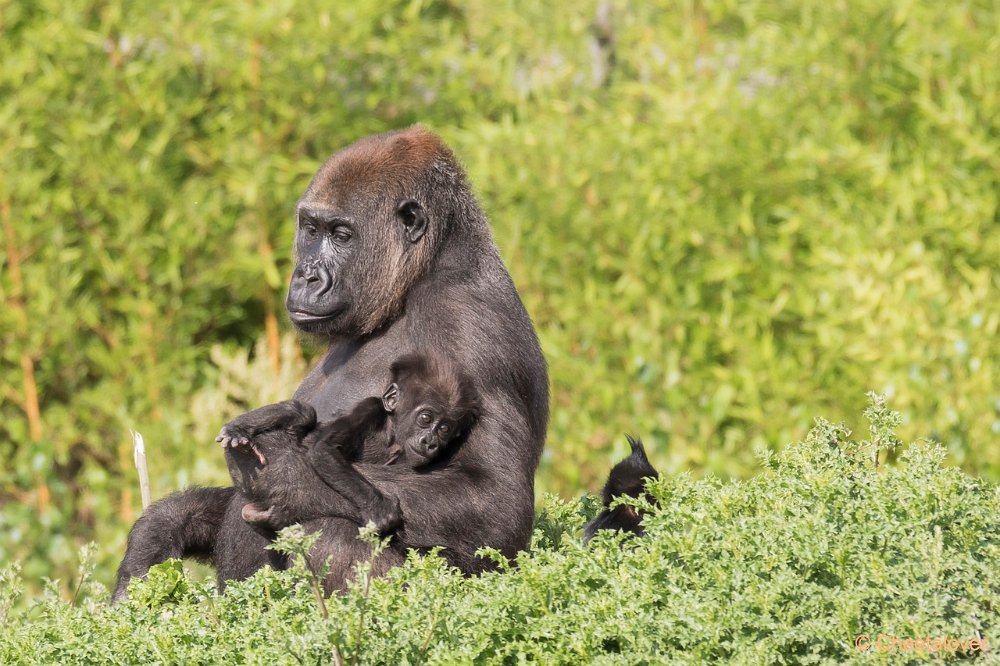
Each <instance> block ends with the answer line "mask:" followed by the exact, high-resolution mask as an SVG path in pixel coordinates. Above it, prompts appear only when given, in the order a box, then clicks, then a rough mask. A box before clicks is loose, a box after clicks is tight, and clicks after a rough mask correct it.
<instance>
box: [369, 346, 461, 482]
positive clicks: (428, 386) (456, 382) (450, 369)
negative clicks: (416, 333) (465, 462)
mask: <svg viewBox="0 0 1000 666" xmlns="http://www.w3.org/2000/svg"><path fill="white" fill-rule="evenodd" d="M382 405H383V407H384V408H385V411H387V412H389V415H390V420H391V424H390V427H391V428H392V433H393V439H394V441H395V443H396V444H397V445H398V446H400V447H401V448H402V450H403V452H404V453H405V454H406V456H407V459H408V460H409V462H410V464H411V465H413V466H414V467H419V466H420V465H425V464H427V463H429V462H431V461H432V460H437V459H438V458H439V457H441V456H442V455H443V454H444V453H445V452H446V451H448V450H449V449H450V445H451V444H452V443H453V442H456V441H458V440H459V439H460V438H461V437H464V436H465V435H467V434H468V433H469V430H471V429H472V427H473V425H475V422H476V419H477V418H478V417H479V399H478V397H477V396H476V392H475V389H474V388H473V382H472V379H471V378H470V377H469V376H468V375H466V374H465V373H464V372H462V371H460V370H459V369H458V368H456V367H455V366H454V365H453V364H452V363H449V362H446V361H445V360H443V359H439V358H431V357H429V356H425V355H417V354H411V355H408V356H404V357H402V358H400V359H398V360H397V361H396V362H395V363H393V364H392V384H390V385H389V388H388V389H386V391H385V393H384V394H383V395H382Z"/></svg>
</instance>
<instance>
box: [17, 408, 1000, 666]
mask: <svg viewBox="0 0 1000 666" xmlns="http://www.w3.org/2000/svg"><path fill="white" fill-rule="evenodd" d="M869 416H870V418H871V419H872V428H871V432H872V434H871V436H870V438H869V439H868V440H866V441H856V440H851V439H850V437H849V433H847V432H846V431H845V430H844V429H843V427H840V426H835V425H832V424H830V423H828V422H826V421H819V422H818V424H817V426H816V428H815V429H814V430H813V431H812V432H811V433H810V434H809V436H808V438H807V439H806V441H805V442H803V443H801V444H798V445H796V446H794V447H791V448H789V449H786V450H785V451H783V452H781V453H779V454H776V455H768V456H766V457H765V458H764V460H763V463H764V471H763V472H762V473H761V474H759V475H758V476H756V477H754V478H751V479H749V480H747V481H736V482H722V481H719V480H718V479H716V478H707V479H703V480H694V479H693V478H692V477H691V476H690V475H687V474H681V475H678V476H676V477H665V478H663V479H660V480H659V481H658V482H656V483H655V484H653V485H652V487H651V491H652V495H653V497H654V498H655V501H656V503H657V504H658V506H659V507H661V508H657V507H656V506H653V505H652V504H649V503H646V504H644V506H645V508H646V509H648V510H650V511H651V512H652V513H651V515H650V516H649V517H648V518H647V521H646V525H647V527H648V529H649V534H648V538H645V539H631V540H627V541H625V542H624V543H622V542H621V541H622V540H621V539H619V538H614V537H612V536H611V535H608V534H607V533H605V534H603V535H601V536H599V537H598V538H597V539H595V541H594V543H593V544H592V545H591V547H587V546H585V545H583V544H582V542H581V540H580V538H579V534H578V529H579V527H580V525H581V523H582V521H583V519H584V516H585V515H590V514H591V513H592V511H593V507H592V505H590V504H589V503H583V504H576V503H574V502H567V501H561V500H558V499H557V498H554V497H552V496H550V497H548V498H547V501H546V502H544V503H543V510H542V512H541V513H540V515H539V519H538V522H537V527H536V531H535V535H534V539H533V543H532V548H531V552H530V553H526V554H524V555H522V556H521V557H520V558H519V559H518V562H517V567H516V568H514V569H512V570H508V571H503V572H501V573H495V574H486V575H484V576H482V577H480V578H473V579H463V578H462V577H461V576H460V575H458V574H457V573H456V572H455V571H453V570H449V569H448V568H447V567H446V566H445V565H444V563H443V560H441V559H439V558H437V557H426V558H419V557H414V558H413V559H412V560H410V561H409V562H408V563H407V565H406V566H405V567H403V568H401V569H398V570H396V571H394V572H393V573H392V575H391V576H390V577H389V578H388V579H385V580H375V581H371V582H370V583H366V582H364V580H362V582H360V583H359V584H358V585H357V586H356V587H355V588H354V589H353V590H352V591H351V593H350V594H348V595H346V596H343V597H333V598H331V599H328V600H326V601H324V602H322V605H320V602H319V601H318V599H319V598H321V597H319V598H318V597H316V596H315V595H314V594H313V592H312V586H311V577H310V575H309V573H308V572H307V571H305V570H304V569H296V570H293V571H291V572H283V573H282V574H281V575H276V574H274V573H273V572H270V571H269V570H268V571H265V572H263V573H261V574H258V576H256V577H255V578H254V579H252V580H250V581H248V582H246V583H241V584H237V585H233V586H232V587H231V588H230V589H228V590H227V591H226V593H225V594H223V595H216V593H215V592H214V589H213V588H212V585H211V583H201V584H199V583H193V582H191V581H190V580H188V579H187V578H185V577H184V575H183V574H182V573H181V571H180V567H179V566H178V565H177V564H176V563H168V564H167V565H163V566H161V567H160V568H159V569H158V570H154V573H153V574H152V575H151V576H150V579H149V581H148V582H141V581H137V582H135V583H133V586H132V595H131V599H130V601H129V602H128V603H126V604H125V605H123V606H119V607H115V608H113V609H109V608H108V607H107V606H106V605H104V601H103V600H104V598H105V595H106V594H107V590H106V589H104V587H103V586H102V585H100V584H93V583H92V582H91V581H90V580H89V579H84V580H83V583H82V585H81V586H80V587H79V588H78V589H76V590H74V595H73V600H72V601H70V602H67V601H64V600H62V599H60V598H59V595H58V593H56V592H52V593H50V594H49V595H47V597H46V598H44V599H42V600H41V601H39V602H38V603H37V604H36V605H35V606H34V607H33V608H32V609H31V610H30V611H28V612H14V613H8V614H7V615H8V617H7V618H6V622H5V623H4V625H5V627H4V629H2V630H0V662H2V663H5V664H20V663H45V664H67V665H69V664H91V663H101V664H106V663H118V664H145V663H176V664H194V663H204V664H207V663H214V664H233V663H255V664H322V663H326V664H329V663H337V659H338V658H339V659H341V660H342V661H341V663H360V662H366V663H375V664H413V663H428V664H435V663H440V664H454V663H477V664H494V663H496V664H500V663H504V664H514V663H543V664H557V663H564V664H582V663H587V664H590V663H596V664H615V663H620V664H642V663H648V664H661V663H718V662H720V661H732V662H734V663H746V664H779V663H813V664H842V663H845V662H853V663H873V664H877V663H886V662H887V660H888V661H889V663H911V662H914V661H917V662H920V661H933V662H935V663H941V659H942V658H943V659H945V660H948V661H951V660H952V659H953V658H955V657H976V656H982V653H981V650H983V649H984V648H986V649H989V652H988V654H990V655H991V656H992V654H993V650H995V648H996V645H995V643H993V641H995V640H996V636H997V635H998V634H997V632H998V631H1000V606H998V600H1000V579H998V577H997V575H996V572H997V571H998V570H1000V540H998V535H1000V493H998V492H997V488H996V487H995V486H993V485H991V484H987V483H983V482H980V481H976V480H974V479H972V478H971V477H969V476H967V475H966V474H964V473H962V472H960V471H959V470H957V469H955V468H953V467H947V466H942V464H941V460H942V458H943V456H944V451H943V450H942V449H941V448H940V447H938V446H936V445H927V444H917V445H913V446H911V447H909V448H907V449H905V450H904V453H903V460H902V462H901V464H900V465H899V466H896V467H890V468H888V469H883V470H877V469H876V467H875V465H874V463H873V454H874V452H875V451H877V450H879V449H882V450H885V449H889V448H892V447H894V446H895V445H896V443H897V442H896V440H895V437H894V435H893V434H892V427H893V425H894V423H896V422H897V421H895V420H894V416H895V415H893V414H892V413H891V412H889V411H888V410H887V409H885V408H884V406H881V405H879V404H878V403H875V404H873V406H872V407H871V408H870V409H869ZM286 540H287V541H289V542H290V543H289V544H288V547H289V548H290V549H291V550H294V549H295V548H296V547H299V548H301V547H302V545H303V544H302V540H301V537H299V538H295V537H289V538H287V539H286ZM485 555H487V556H488V554H485ZM84 571H87V565H86V564H85V565H84ZM0 581H2V582H3V585H2V586H0V613H3V609H4V608H7V607H9V606H10V605H11V603H12V602H13V601H14V597H15V595H16V594H17V589H18V584H17V578H16V574H15V573H14V572H12V571H10V570H7V571H4V572H2V573H0ZM95 599H96V601H95ZM892 637H895V638H898V639H902V640H905V639H917V638H928V639H931V640H934V639H948V640H950V641H953V642H949V643H945V644H944V646H943V647H939V648H938V649H937V650H936V651H930V650H922V651H913V649H912V644H910V650H907V647H906V645H907V644H906V643H893V642H892ZM866 638H867V640H869V641H870V643H866V642H865V640H866ZM973 641H976V642H973ZM963 643H964V645H965V648H962V647H961V644H963ZM859 646H860V647H861V648H865V647H867V648H868V649H867V651H865V650H862V649H859ZM889 650H894V651H891V652H890V651H889Z"/></svg>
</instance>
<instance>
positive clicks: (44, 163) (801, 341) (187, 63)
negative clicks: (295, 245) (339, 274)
mask: <svg viewBox="0 0 1000 666" xmlns="http://www.w3.org/2000/svg"><path fill="white" fill-rule="evenodd" d="M607 6H608V7H610V16H611V24H612V26H613V28H612V29H611V31H610V34H611V35H612V36H613V41H612V46H613V54H614V57H613V59H611V66H610V73H609V75H608V76H607V77H602V76H601V75H600V70H601V67H602V66H603V65H606V64H608V62H609V58H608V57H607V55H608V52H607V51H602V50H601V48H600V47H599V45H598V41H597V40H596V39H595V35H598V34H601V35H604V36H607V32H606V31H605V30H604V28H603V27H601V26H602V25H603V24H602V22H601V21H600V20H597V24H598V27H597V28H595V27H594V22H595V17H597V16H598V14H599V13H600V12H599V11H598V8H597V3H596V1H585V2H560V3H536V2H522V1H514V2H507V3H496V2H480V1H478V0H473V1H472V2H468V3H452V2H445V1H441V0H437V1H433V0H427V1H423V2H422V1H420V0H411V1H409V2H395V3H369V2H350V3H329V2H319V1H302V2H290V1H287V0H278V1H276V2H271V3H265V4H264V5H262V6H251V5H248V4H246V3H231V2H217V1H213V0H200V1H198V2H194V1H192V0H173V1H172V2H151V3H125V2H120V1H116V0H111V1H103V0H102V1H98V0H37V1H34V2H27V1H18V0H0V32H2V35H3V38H2V39H0V174H2V178H0V225H2V228H3V244H4V245H3V247H4V251H3V254H2V255H0V262H2V268H3V270H2V276H0V298H2V300H3V307H2V308H0V331H2V334H3V343H2V346H0V455H2V456H3V459H4V460H5V461H6V464H5V465H4V466H3V468H2V470H0V502H2V510H0V560H2V561H9V560H19V561H22V562H24V567H25V575H26V577H27V578H28V579H29V580H37V579H38V578H39V577H40V576H59V577H60V578H61V579H62V580H63V583H62V585H63V589H64V590H69V589H72V585H73V581H74V577H75V573H74V572H75V571H76V551H77V546H78V544H80V543H82V542H84V541H87V540H91V539H94V540H96V541H97V542H98V543H99V544H100V546H101V547H100V551H99V555H98V561H99V567H98V570H97V576H98V578H99V579H102V580H104V581H105V582H107V581H109V580H110V577H111V574H112V567H113V565H114V560H116V559H117V557H118V556H119V554H120V553H121V551H122V548H123V545H124V534H125V530H126V528H127V526H128V525H129V524H130V523H131V521H132V520H134V518H135V517H136V514H137V511H138V508H139V507H138V493H137V492H136V490H135V487H136V482H135V478H134V471H133V470H132V463H131V443H130V440H129V437H128V434H127V430H128V428H130V427H134V428H137V429H139V430H141V431H142V432H143V434H144V435H145V437H146V441H147V444H148V448H149V453H148V455H149V460H150V465H151V467H152V474H153V492H154V496H161V495H163V494H165V493H167V492H169V491H171V490H174V489H176V488H178V487H181V486H183V485H187V484H190V483H223V482H225V481H226V475H225V467H224V464H223V461H222V457H221V455H219V454H218V452H217V451H216V450H215V449H214V448H213V446H212V441H211V435H212V434H213V431H214V430H215V429H216V428H217V427H218V426H219V425H221V423H222V422H223V420H224V418H225V416H226V415H227V414H229V413H233V412H237V411H239V410H240V409H243V408H246V407H248V406H255V405H257V404H261V403H262V402H263V401H264V400H265V399H273V398H277V397H283V396H287V395H288V393H289V391H290V389H291V387H293V386H294V385H295V380H296V378H297V377H298V376H299V375H300V373H301V372H302V369H303V367H304V366H305V364H306V363H307V362H308V360H309V359H310V358H313V357H314V355H315V353H316V350H315V349H310V348H306V349H305V350H304V351H303V350H302V349H301V348H300V346H299V345H298V344H297V343H295V342H294V340H292V339H291V338H290V337H288V336H287V335H283V332H286V331H287V329H288V326H287V325H286V323H285V322H284V320H283V316H282V311H281V299H282V295H283V291H284V283H285V278H286V276H287V273H288V271H289V268H290V263H289V255H290V251H289V244H290V237H291V230H292V221H293V220H292V210H293V204H294V202H295V199H296V198H297V196H298V195H299V194H300V193H301V192H302V190H303V189H304V188H305V186H306V184H307V182H308V179H309V177H310V176H311V174H312V172H313V171H314V170H315V169H316V168H317V166H318V165H319V164H320V163H321V161H322V160H323V159H324V158H325V157H326V156H327V155H329V154H330V153H331V152H333V151H334V150H336V149H337V148H339V147H341V146H343V145H345V144H347V143H349V142H350V141H352V140H354V139H355V138H357V137H359V136H361V135H364V134H368V133H372V132H378V131H383V130H386V129H390V128H395V127H402V126H406V125H409V124H411V123H413V122H418V121H419V122H423V123H425V124H427V125H428V126H430V127H431V128H433V129H434V130H435V131H437V132H439V133H440V134H441V135H442V136H443V137H444V138H445V139H446V140H447V141H448V142H449V143H450V144H451V145H452V146H453V147H454V148H455V150H456V152H457V153H458V154H459V155H460V156H461V157H462V158H463V160H464V161H465V163H466V166H467V168H468V170H469V173H470V176H471V178H472V180H473V182H474V184H475V187H476V190H477V192H478V194H479V196H480V199H481V200H482V202H483V204H484V206H485V207H486V209H487V211H488V212H489V214H490V216H491V219H492V222H493V225H494V231H495V235H496V238H497V241H498V244H499V246H500V249H501V252H502V254H503V256H504V258H505V260H506V261H507V263H508V265H509V267H510V268H511V271H512V273H513V276H514V279H515V282H516V283H517V285H518V287H519V289H520V291H521V293H522V296H523V298H524V300H525V303H526V305H527V308H528V310H529V312H530V313H531V314H532V316H533V317H534V320H535V322H536V324H537V326H538V330H539V334H540V336H541V339H542V343H543V346H544V350H545V353H546V356H547V358H548V360H549V363H550V370H551V379H552V406H553V411H552V421H551V426H550V432H549V438H548V445H547V450H546V453H545V456H544V459H543V462H542V467H541V468H540V470H539V474H538V487H539V489H540V490H546V491H553V492H557V493H559V494H561V495H562V496H564V497H565V496H572V495H575V494H578V493H579V492H581V491H582V490H584V489H590V490H594V489H596V488H597V487H598V486H599V484H600V480H601V477H602V475H603V474H605V473H606V471H607V469H608V465H609V463H610V462H611V461H612V460H614V459H616V458H617V457H620V456H621V455H622V454H623V452H624V450H625V446H624V441H623V440H622V438H621V436H620V433H621V432H622V431H624V430H629V431H634V432H637V433H640V434H641V435H642V436H643V437H644V438H645V439H646V441H647V442H648V444H649V448H650V449H651V454H652V457H653V459H654V462H655V463H656V464H657V465H658V466H659V467H660V469H661V470H662V471H664V472H670V473H673V472H676V471H678V470H687V469H691V470H695V471H696V472H700V471H703V470H708V471H712V472H715V473H718V474H722V475H725V476H736V477H742V476H746V475H747V474H749V473H750V472H752V471H753V470H754V469H755V468H756V462H755V458H754V453H753V452H754V451H755V450H759V449H765V448H780V447H782V446H783V445H784V444H785V443H786V442H790V441H795V440H797V439H800V438H801V437H802V436H803V435H804V433H805V432H806V430H807V429H808V428H809V427H810V425H811V419H812V417H813V416H814V415H815V414H824V415H826V416H828V417H830V418H832V419H834V420H840V419H847V420H848V421H853V420H854V419H853V415H854V414H855V413H856V412H857V408H858V407H859V406H860V404H861V403H862V402H863V397H862V396H863V393H864V391H865V390H867V389H870V388H871V389H876V390H880V391H885V392H887V393H888V394H890V396H891V398H892V404H893V406H894V407H896V408H897V409H899V410H900V411H901V412H902V415H903V420H904V423H903V425H902V427H901V434H902V435H903V436H905V437H908V438H913V437H934V438H937V439H939V440H940V441H942V442H943V444H944V446H945V448H946V450H947V454H948V456H949V458H950V460H951V462H953V463H955V464H958V465H960V466H962V467H963V468H964V469H965V470H967V471H969V472H971V473H973V474H977V475H984V476H986V477H987V478H990V479H997V478H1000V447H998V446H997V441H998V436H1000V435H998V433H1000V388H998V386H1000V384H998V373H1000V357H998V351H997V349H998V347H997V344H996V342H995V340H996V337H997V333H998V328H1000V281H998V276H997V272H996V267H997V265H998V264H1000V178H998V173H1000V157H998V156H1000V68H998V67H997V63H998V62H1000V36H998V35H1000V6H998V4H997V3H996V2H995V1H990V0H970V1H965V2H931V1H929V0H928V1H922V2H887V1H876V0H859V1H857V2H850V3H848V2H836V1H834V2H830V1H828V0H825V1H823V2H810V1H806V2H797V1H796V2H793V1H791V0H788V1H779V2H773V1H768V2H765V1H763V0H760V1H752V0H751V1H748V2H732V1H723V0H720V1H707V0H706V1H690V2H673V1H666V0H663V1H661V2H626V1H625V0H612V1H611V2H609V3H607ZM213 349H214V351H213Z"/></svg>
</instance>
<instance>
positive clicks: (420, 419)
mask: <svg viewBox="0 0 1000 666" xmlns="http://www.w3.org/2000/svg"><path fill="white" fill-rule="evenodd" d="M433 420H434V417H433V416H432V415H431V413H430V412H420V415H419V416H417V423H419V424H420V425H422V426H429V425H430V424H431V421H433Z"/></svg>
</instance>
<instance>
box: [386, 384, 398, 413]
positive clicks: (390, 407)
mask: <svg viewBox="0 0 1000 666" xmlns="http://www.w3.org/2000/svg"><path fill="white" fill-rule="evenodd" d="M398 403H399V386H398V385H397V384H396V382H393V383H391V384H389V388H387V389H386V390H385V393H383V394H382V408H383V409H385V411H387V412H389V413H390V414H391V413H392V412H394V411H396V405H397V404H398Z"/></svg>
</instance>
